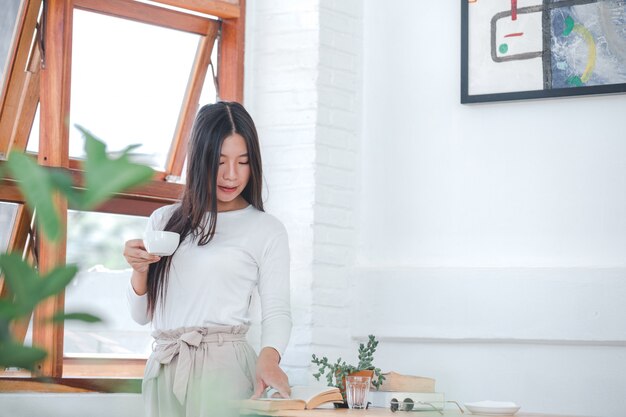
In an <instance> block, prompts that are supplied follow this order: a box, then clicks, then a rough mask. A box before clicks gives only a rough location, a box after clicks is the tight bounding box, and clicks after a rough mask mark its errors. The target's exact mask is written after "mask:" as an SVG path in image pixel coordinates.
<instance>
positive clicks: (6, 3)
mask: <svg viewBox="0 0 626 417" xmlns="http://www.w3.org/2000/svg"><path fill="white" fill-rule="evenodd" d="M21 4H22V0H2V7H0V86H4V77H5V75H6V73H7V63H8V62H9V56H10V55H11V51H12V49H13V38H14V34H15V26H16V25H15V24H16V20H17V15H18V13H19V11H20V5H21Z"/></svg>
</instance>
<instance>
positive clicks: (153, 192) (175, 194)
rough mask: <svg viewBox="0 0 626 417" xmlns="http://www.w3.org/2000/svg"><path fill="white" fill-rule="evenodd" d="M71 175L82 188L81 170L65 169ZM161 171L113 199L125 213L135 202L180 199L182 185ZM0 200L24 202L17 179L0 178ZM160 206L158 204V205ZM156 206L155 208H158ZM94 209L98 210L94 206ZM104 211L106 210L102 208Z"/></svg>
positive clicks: (175, 200) (164, 202)
mask: <svg viewBox="0 0 626 417" xmlns="http://www.w3.org/2000/svg"><path fill="white" fill-rule="evenodd" d="M4 164H6V162H5V161H0V167H2V166H3V165H4ZM66 172H68V173H69V174H70V175H71V176H72V181H73V183H74V186H75V188H76V189H77V190H80V189H82V188H83V172H82V171H80V170H77V169H69V170H67V169H66ZM161 176H162V173H157V174H156V175H155V179H153V180H152V181H150V182H149V183H147V184H144V185H140V186H138V187H134V188H131V189H128V190H125V191H124V192H122V193H117V194H116V195H115V196H114V198H113V200H116V199H123V200H124V201H125V204H126V205H127V206H129V207H127V209H128V210H127V212H128V213H127V214H133V208H132V207H130V206H132V205H133V204H135V202H141V201H145V202H156V203H162V204H161V205H163V204H173V203H175V202H178V201H179V200H180V197H181V196H182V193H183V189H184V185H183V184H178V183H172V182H166V181H163V180H161V179H160V177H161ZM0 201H7V202H12V203H24V201H25V200H24V196H23V195H22V193H21V192H20V190H19V188H18V187H17V181H15V180H14V179H13V178H10V177H4V178H0ZM158 207H160V206H158ZM158 207H157V208H158ZM94 211H100V210H99V209H98V208H96V209H95V210H94ZM102 211H106V210H102ZM115 212H116V213H118V212H119V213H120V214H124V212H123V211H121V212H120V211H117V210H116V211H115Z"/></svg>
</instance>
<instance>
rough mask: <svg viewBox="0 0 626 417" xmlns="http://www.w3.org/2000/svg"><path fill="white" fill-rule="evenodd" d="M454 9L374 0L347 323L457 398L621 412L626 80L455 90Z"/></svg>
mask: <svg viewBox="0 0 626 417" xmlns="http://www.w3.org/2000/svg"><path fill="white" fill-rule="evenodd" d="M399 11H401V12H399ZM459 22H460V4H459V2H457V1H440V2H429V3H428V6H427V7H425V6H424V3H423V2H417V1H411V0H395V1H386V2H381V1H374V0H368V1H366V2H365V11H364V29H363V32H364V34H365V35H364V48H365V49H364V65H363V68H364V75H363V102H364V106H363V115H362V121H363V127H362V131H363V136H362V138H363V140H362V144H361V155H362V157H361V168H362V175H361V178H360V180H361V192H360V193H359V197H358V198H359V210H360V217H359V223H358V227H357V229H358V233H359V238H358V252H357V260H356V266H355V269H354V276H353V281H352V288H353V292H354V294H353V297H354V298H355V299H358V300H359V302H358V303H353V308H352V314H353V321H352V323H353V326H352V329H353V336H355V337H356V338H357V339H361V338H364V337H365V336H366V335H367V334H368V333H374V334H377V335H380V337H381V339H382V341H381V345H380V349H379V355H378V356H377V361H379V364H380V365H381V366H382V367H383V368H384V369H394V370H398V371H406V372H411V373H415V374H421V375H426V376H431V377H434V378H436V380H437V387H438V390H441V391H444V392H445V393H446V395H447V397H448V398H450V399H455V400H459V401H472V400H483V399H502V400H513V401H516V402H518V403H519V404H521V405H522V406H523V410H525V411H544V412H553V413H573V414H581V415H598V416H607V417H609V416H610V417H617V416H623V415H624V409H626V395H625V394H626V304H625V303H624V302H623V300H624V299H626V256H625V254H626V216H625V213H626V193H625V192H624V190H626V140H625V139H626V134H625V133H624V130H625V129H624V122H623V115H624V114H626V96H624V95H614V96H598V97H578V98H568V99H551V100H536V101H526V102H508V103H503V102H500V103H493V104H480V105H461V104H459V96H460V91H459V80H460V27H459ZM392 27H393V28H394V30H391V29H390V28H392Z"/></svg>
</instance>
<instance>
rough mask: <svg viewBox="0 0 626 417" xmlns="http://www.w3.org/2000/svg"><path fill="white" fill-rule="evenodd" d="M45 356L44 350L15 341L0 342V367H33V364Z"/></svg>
mask: <svg viewBox="0 0 626 417" xmlns="http://www.w3.org/2000/svg"><path fill="white" fill-rule="evenodd" d="M45 357H46V351H45V350H42V349H39V348H33V347H28V346H23V345H20V344H17V343H15V342H9V343H3V344H0V367H9V366H16V367H18V368H25V369H31V370H32V369H33V368H34V366H35V364H36V363H37V362H39V361H41V360H43V359H44V358H45Z"/></svg>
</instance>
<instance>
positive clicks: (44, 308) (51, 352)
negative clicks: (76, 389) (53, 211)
mask: <svg viewBox="0 0 626 417" xmlns="http://www.w3.org/2000/svg"><path fill="white" fill-rule="evenodd" d="M43 15H44V16H45V22H44V23H45V24H44V56H43V61H44V66H43V69H42V70H41V111H40V114H41V120H40V129H39V131H40V139H39V155H38V163H39V164H40V165H42V166H50V167H61V168H68V167H69V156H68V154H69V153H68V152H69V127H68V125H67V120H69V115H70V85H71V80H70V78H71V76H70V70H71V65H72V60H71V50H72V16H73V4H72V0H48V1H47V2H46V3H45V4H44V13H43ZM53 201H54V206H55V207H56V208H57V214H58V215H59V217H60V219H61V220H62V223H63V233H62V235H61V237H60V238H59V239H57V240H56V241H54V242H53V241H51V240H49V239H47V237H46V236H44V235H43V234H40V236H39V239H38V240H39V252H38V253H39V259H38V261H39V262H38V268H39V272H40V273H41V274H42V275H43V274H46V273H48V272H49V271H50V270H52V269H53V268H55V267H56V266H58V265H62V264H64V263H65V251H66V233H65V231H66V230H65V229H66V222H67V200H65V199H64V198H63V197H62V196H61V195H60V194H59V193H56V194H55V195H54V196H53ZM64 302H65V296H64V292H61V293H60V294H59V295H56V296H54V297H50V298H48V299H47V300H44V301H43V302H41V303H40V304H39V305H38V306H37V308H36V309H35V313H34V318H33V345H35V346H39V347H41V348H43V349H45V350H46V351H47V352H48V356H47V357H46V359H45V360H44V361H42V362H41V363H39V364H37V368H36V374H38V375H41V376H46V377H60V376H61V375H62V373H63V322H59V323H51V322H50V317H52V316H53V315H54V314H55V313H58V312H62V311H63V309H64Z"/></svg>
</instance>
